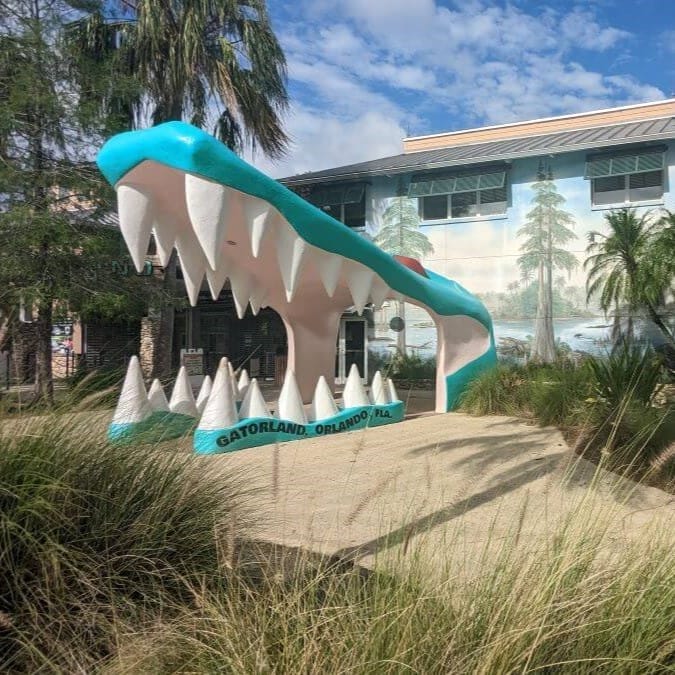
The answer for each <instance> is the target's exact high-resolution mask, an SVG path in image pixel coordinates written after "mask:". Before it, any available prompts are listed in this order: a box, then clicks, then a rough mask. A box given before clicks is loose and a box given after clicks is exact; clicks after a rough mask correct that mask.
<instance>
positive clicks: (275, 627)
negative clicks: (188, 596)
mask: <svg viewBox="0 0 675 675" xmlns="http://www.w3.org/2000/svg"><path fill="white" fill-rule="evenodd" d="M664 533H665V530H663V529H662V530H658V529H655V531H654V532H650V533H648V534H649V536H648V537H647V536H646V537H644V539H642V538H641V539H639V541H637V540H636V541H633V542H630V541H625V542H622V545H621V546H616V545H615V544H614V545H613V544H612V542H611V541H610V538H609V537H608V536H607V530H606V523H605V522H604V520H603V519H602V518H601V517H600V515H599V514H598V513H590V512H589V510H587V509H586V505H581V506H580V508H579V510H578V511H577V512H576V513H575V514H573V515H572V516H571V517H570V519H569V520H568V521H567V522H563V523H562V524H560V525H559V527H557V528H553V529H552V530H551V532H550V533H549V534H548V536H547V537H546V538H545V540H544V541H537V542H534V541H533V542H530V544H529V545H525V544H524V543H523V540H522V538H521V539H520V543H519V540H518V536H517V534H515V533H514V535H513V536H512V537H509V538H508V539H507V540H505V541H504V542H503V543H501V544H499V543H498V542H494V541H491V542H488V543H486V547H487V546H490V547H494V546H495V545H496V546H497V548H498V550H497V552H496V554H495V555H494V556H491V555H485V556H484V557H481V558H480V560H478V561H472V562H471V563H470V564H468V565H467V566H466V568H462V566H461V565H459V566H458V565H456V564H455V565H448V571H439V570H438V569H437V568H436V569H434V570H432V571H431V572H430V571H429V567H428V564H425V561H424V560H423V559H421V558H419V559H416V560H414V561H413V563H412V564H411V565H410V566H408V568H407V571H406V572H405V573H398V574H396V573H394V574H386V573H383V572H380V571H374V572H369V573H365V572H364V571H362V570H358V569H357V568H352V569H351V570H350V569H348V568H347V566H346V565H345V566H343V567H340V566H336V565H327V564H325V565H321V564H318V565H316V564H313V562H312V560H311V558H310V557H309V556H307V557H306V558H305V561H304V562H303V561H302V560H301V561H300V565H301V566H303V565H304V571H305V572H304V573H303V574H295V575H283V574H271V573H268V574H266V575H263V576H262V577H260V579H259V582H258V583H257V584H256V585H254V586H248V587H247V588H246V590H245V591H241V592H240V593H231V592H226V591H220V590H217V591H216V592H206V593H205V592H203V591H201V590H199V589H196V591H195V592H196V593H198V594H199V597H200V602H199V609H198V610H194V609H191V610H189V611H186V612H185V613H184V614H183V615H182V616H177V617H176V618H175V620H173V621H171V622H166V623H164V624H163V625H161V626H159V627H153V628H152V629H150V630H148V631H145V632H143V633H138V634H136V635H133V636H130V638H129V639H128V640H127V641H125V642H124V643H123V644H121V645H120V649H119V650H118V652H117V654H116V658H115V659H114V660H113V661H112V662H111V670H112V672H115V673H139V674H140V673H147V672H153V673H165V672H167V673H168V672H200V673H202V672H233V673H254V672H257V673H261V672H270V673H307V674H310V673H326V674H332V673H336V674H337V673H346V672H347V673H405V672H416V673H458V674H463V673H466V674H467V675H468V674H473V673H483V674H486V675H487V674H489V673H506V672H549V673H552V672H555V673H570V674H571V673H574V674H577V673H597V672H602V673H616V674H617V675H618V674H622V675H623V674H624V673H663V672H668V668H669V667H670V666H671V665H672V663H673V660H674V659H675V639H674V638H673V636H674V635H675V612H673V608H675V553H674V549H673V546H672V544H673V542H672V538H671V539H670V540H669V539H668V538H667V537H666V536H665V534H664ZM500 546H501V548H499V547H500ZM462 551H463V547H462V542H461V541H459V540H458V541H455V542H454V545H452V546H450V547H449V548H448V550H447V551H446V552H445V553H446V557H447V559H448V560H450V559H451V558H454V559H455V562H456V561H457V559H461V557H462Z"/></svg>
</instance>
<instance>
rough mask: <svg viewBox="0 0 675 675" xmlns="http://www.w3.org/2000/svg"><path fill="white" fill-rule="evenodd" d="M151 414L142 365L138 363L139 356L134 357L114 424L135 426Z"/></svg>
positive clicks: (113, 420)
mask: <svg viewBox="0 0 675 675" xmlns="http://www.w3.org/2000/svg"><path fill="white" fill-rule="evenodd" d="M151 414H152V408H151V407H150V402H149V401H148V395H147V393H146V391H145V383H144V382H143V373H142V371H141V364H140V363H139V362H138V357H137V356H132V357H131V359H130V360H129V365H128V367H127V373H126V375H125V377H124V384H123V385H122V391H121V392H120V397H119V400H118V401H117V407H116V408H115V414H114V415H113V418H112V423H113V424H134V423H138V422H142V421H143V420H145V419H147V418H148V417H150V415H151Z"/></svg>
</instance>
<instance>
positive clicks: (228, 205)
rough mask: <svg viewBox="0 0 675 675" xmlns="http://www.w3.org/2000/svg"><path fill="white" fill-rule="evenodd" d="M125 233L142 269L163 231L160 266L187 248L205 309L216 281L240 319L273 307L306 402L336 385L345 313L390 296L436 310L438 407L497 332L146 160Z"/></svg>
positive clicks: (277, 216)
mask: <svg viewBox="0 0 675 675" xmlns="http://www.w3.org/2000/svg"><path fill="white" fill-rule="evenodd" d="M116 189H117V195H118V208H119V220H120V228H121V230H122V234H123V236H124V239H125V241H126V243H127V246H128V248H129V252H130V254H131V256H132V259H133V261H134V264H135V265H136V267H137V269H138V270H139V271H140V270H141V268H142V265H143V262H144V257H145V254H146V251H147V248H148V243H149V239H150V235H151V234H153V233H154V236H155V240H156V244H157V252H158V255H159V257H160V261H161V263H162V264H163V265H166V264H167V262H168V260H169V257H170V255H171V251H172V249H173V248H174V246H175V248H176V249H177V251H178V256H179V258H180V263H181V269H182V273H183V278H184V280H185V286H186V290H187V294H188V297H189V299H190V302H191V304H192V305H195V304H196V302H197V298H198V295H199V290H200V288H201V286H202V283H203V281H204V277H206V281H207V283H208V286H209V288H210V290H211V294H212V296H213V297H214V299H216V298H218V296H219V294H220V291H221V289H222V288H223V286H224V284H225V282H226V280H229V285H230V288H231V291H232V296H233V300H234V304H235V307H236V310H237V314H238V316H239V317H240V318H242V317H243V316H244V314H245V312H246V309H247V306H248V305H250V306H251V310H252V312H253V314H257V313H258V311H259V310H260V308H261V307H271V308H272V309H274V310H275V311H276V312H277V313H278V314H279V315H280V317H281V318H282V320H283V322H284V324H285V326H286V331H287V337H288V368H289V369H290V370H293V371H294V372H295V374H296V376H297V379H298V385H299V388H300V393H301V395H302V398H303V399H304V400H305V401H309V400H310V399H311V396H312V392H313V389H314V385H315V383H316V382H317V380H318V378H319V377H320V376H321V375H323V376H324V377H325V378H326V380H327V381H328V382H329V383H332V382H333V381H334V369H335V349H336V346H335V345H336V336H337V332H338V327H339V321H340V317H341V315H342V314H343V313H344V312H345V311H347V310H349V309H350V308H355V309H356V311H357V312H358V313H361V312H362V311H363V309H364V307H365V306H366V305H367V304H370V303H372V305H373V306H374V307H379V306H381V304H382V302H383V301H384V300H386V299H392V298H393V299H398V300H405V301H406V302H411V303H413V304H417V305H419V306H421V307H423V308H424V309H425V310H427V311H428V312H429V313H430V314H431V316H432V318H433V319H434V321H435V322H436V325H437V328H438V331H439V335H438V370H437V385H436V387H437V388H436V410H437V411H439V412H440V411H445V410H447V409H448V408H449V402H448V400H447V391H448V389H447V386H446V379H447V378H448V377H449V376H450V375H451V374H452V373H455V372H456V371H458V370H460V369H461V368H462V367H463V366H465V365H467V364H469V363H470V362H471V361H473V360H475V359H476V358H477V357H479V356H481V355H482V354H484V353H485V352H486V351H489V350H490V336H489V332H488V331H487V329H486V328H485V327H484V326H483V325H482V324H481V323H479V322H478V321H476V320H475V319H472V318H470V317H467V316H463V315H459V316H440V315H438V314H436V313H435V312H433V311H432V310H431V309H430V308H429V307H426V306H425V305H423V304H422V303H420V302H419V301H417V300H416V299H414V298H407V297H403V296H402V295H401V294H400V293H398V292H396V291H394V290H393V289H391V288H390V287H389V286H388V284H387V283H386V282H385V281H384V280H383V279H382V278H381V277H380V276H378V275H377V274H376V273H375V272H374V271H373V270H372V269H370V268H369V267H366V266H365V265H363V264H361V263H359V262H357V261H355V260H351V259H349V258H345V257H343V256H340V255H336V254H333V253H331V252H329V251H325V250H323V249H320V248H317V247H315V246H312V245H311V244H309V243H308V242H306V241H305V240H304V239H303V238H302V237H301V236H299V235H298V233H297V232H296V230H295V229H294V228H293V227H292V226H291V225H290V224H289V223H288V222H287V221H286V219H285V218H284V217H283V216H282V214H281V213H279V211H277V210H276V209H275V208H274V207H273V206H272V205H271V204H269V203H268V202H266V201H264V200H262V199H259V198H257V197H254V196H251V195H248V194H246V193H244V192H240V191H238V190H235V189H233V188H230V187H228V186H226V185H222V184H220V183H217V182H214V181H210V180H207V179H204V178H202V177H200V176H197V175H193V174H189V173H186V172H183V171H180V170H177V169H174V168H171V167H169V166H167V165H164V164H161V163H159V162H154V161H150V160H146V161H143V162H141V163H140V164H138V165H137V166H136V167H134V168H133V169H132V170H131V171H129V172H128V173H127V174H125V175H124V176H123V177H122V178H121V180H120V181H119V182H118V183H117V185H116Z"/></svg>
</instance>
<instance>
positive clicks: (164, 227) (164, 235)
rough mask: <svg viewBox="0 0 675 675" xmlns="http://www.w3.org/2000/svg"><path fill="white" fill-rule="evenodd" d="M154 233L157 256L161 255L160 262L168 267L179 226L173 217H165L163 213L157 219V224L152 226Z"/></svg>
mask: <svg viewBox="0 0 675 675" xmlns="http://www.w3.org/2000/svg"><path fill="white" fill-rule="evenodd" d="M152 232H153V235H154V237H155V245H156V248H157V256H158V257H159V263H160V265H161V266H162V267H166V266H167V265H168V264H169V259H170V258H171V252H172V251H173V247H174V245H175V243H176V233H177V232H178V226H177V224H176V222H175V221H174V219H173V218H168V217H165V216H164V215H161V216H159V217H158V219H157V220H155V225H154V227H153V228H152Z"/></svg>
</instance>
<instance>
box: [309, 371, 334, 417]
mask: <svg viewBox="0 0 675 675" xmlns="http://www.w3.org/2000/svg"><path fill="white" fill-rule="evenodd" d="M337 414H338V407H337V404H336V403H335V399H334V398H333V392H332V391H331V390H330V387H329V386H328V382H326V378H325V377H324V376H323V375H322V376H321V377H320V378H319V381H318V382H317V383H316V388H315V389H314V398H313V399H312V407H311V408H310V415H309V416H310V419H311V420H312V421H313V422H318V421H320V420H325V419H328V418H329V417H334V416H335V415H337Z"/></svg>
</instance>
